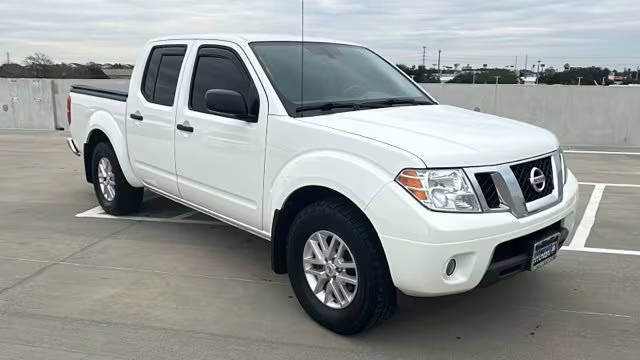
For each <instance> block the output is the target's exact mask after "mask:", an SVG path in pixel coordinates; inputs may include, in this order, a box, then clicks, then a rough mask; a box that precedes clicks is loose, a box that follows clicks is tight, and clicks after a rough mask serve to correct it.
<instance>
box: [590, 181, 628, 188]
mask: <svg viewBox="0 0 640 360" xmlns="http://www.w3.org/2000/svg"><path fill="white" fill-rule="evenodd" d="M578 185H596V186H597V185H606V186H615V187H637V188H640V184H616V183H599V182H579V183H578Z"/></svg>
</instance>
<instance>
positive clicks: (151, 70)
mask: <svg viewBox="0 0 640 360" xmlns="http://www.w3.org/2000/svg"><path fill="white" fill-rule="evenodd" d="M186 49H187V47H186V46H184V45H170V46H156V47H154V48H153V49H151V53H150V54H149V60H148V61H147V67H146V68H145V71H144V76H143V79H142V89H141V90H142V95H143V96H144V98H145V99H147V101H149V102H152V103H154V104H159V105H165V106H172V105H173V102H174V99H175V94H176V86H177V85H178V78H179V77H180V69H181V67H182V61H183V60H184V54H185V51H186Z"/></svg>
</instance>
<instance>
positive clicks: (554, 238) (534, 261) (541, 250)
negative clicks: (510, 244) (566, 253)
mask: <svg viewBox="0 0 640 360" xmlns="http://www.w3.org/2000/svg"><path fill="white" fill-rule="evenodd" d="M559 238H560V233H556V234H553V235H551V236H548V237H546V238H544V239H543V240H540V241H536V242H535V243H534V244H533V253H532V254H531V271H535V270H538V269H539V268H541V267H543V266H544V265H546V264H548V263H550V262H551V261H553V260H554V259H555V258H556V255H557V254H558V239H559Z"/></svg>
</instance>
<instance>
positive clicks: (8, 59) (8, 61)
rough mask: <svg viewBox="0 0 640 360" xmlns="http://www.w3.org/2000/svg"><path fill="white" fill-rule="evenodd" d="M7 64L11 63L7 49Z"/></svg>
mask: <svg viewBox="0 0 640 360" xmlns="http://www.w3.org/2000/svg"><path fill="white" fill-rule="evenodd" d="M7 64H11V55H9V52H8V51H7Z"/></svg>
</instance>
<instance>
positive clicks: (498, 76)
mask: <svg viewBox="0 0 640 360" xmlns="http://www.w3.org/2000/svg"><path fill="white" fill-rule="evenodd" d="M495 78H496V85H498V79H500V75H496V76H495Z"/></svg>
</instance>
